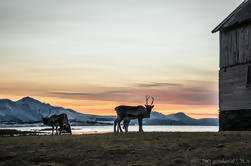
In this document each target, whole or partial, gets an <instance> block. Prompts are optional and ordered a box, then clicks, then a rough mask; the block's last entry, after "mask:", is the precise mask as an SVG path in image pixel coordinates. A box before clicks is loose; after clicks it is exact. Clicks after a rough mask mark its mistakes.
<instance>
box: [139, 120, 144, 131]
mask: <svg viewBox="0 0 251 166" xmlns="http://www.w3.org/2000/svg"><path fill="white" fill-rule="evenodd" d="M138 122H139V132H140V133H141V132H144V131H143V129H142V118H138Z"/></svg>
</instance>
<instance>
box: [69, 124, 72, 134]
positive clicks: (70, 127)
mask: <svg viewBox="0 0 251 166" xmlns="http://www.w3.org/2000/svg"><path fill="white" fill-rule="evenodd" d="M68 127H69V132H70V135H72V131H71V125H70V123H68Z"/></svg>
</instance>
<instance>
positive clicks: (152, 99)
mask: <svg viewBox="0 0 251 166" xmlns="http://www.w3.org/2000/svg"><path fill="white" fill-rule="evenodd" d="M153 102H154V97H152V103H151V105H153Z"/></svg>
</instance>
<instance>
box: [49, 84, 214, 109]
mask: <svg viewBox="0 0 251 166" xmlns="http://www.w3.org/2000/svg"><path fill="white" fill-rule="evenodd" d="M208 84H209V83H208ZM136 85H137V86H135V87H127V88H115V87H109V88H107V89H109V90H107V91H105V88H104V91H103V92H96V93H84V92H66V91H57V92H50V95H55V96H57V97H61V98H74V99H82V100H103V101H115V102H133V103H142V102H143V101H144V96H145V95H151V96H154V97H155V99H156V100H155V101H156V103H159V104H182V105H216V104H217V91H216V90H215V89H213V88H210V87H208V86H207V84H205V86H196V85H195V86H194V87H190V86H189V85H187V86H185V85H181V84H169V83H151V84H143V85H138V84H136ZM170 86H171V88H170ZM149 87H160V88H150V89H149Z"/></svg>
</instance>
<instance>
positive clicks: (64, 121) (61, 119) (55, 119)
mask: <svg viewBox="0 0 251 166" xmlns="http://www.w3.org/2000/svg"><path fill="white" fill-rule="evenodd" d="M39 113H40V110H39ZM50 114H51V111H49V114H48V116H47V117H43V116H42V114H41V113H40V116H41V118H42V120H43V123H44V125H47V126H51V127H52V135H53V134H54V128H55V127H56V134H58V127H59V128H60V129H59V135H61V133H62V131H63V130H65V131H66V132H68V133H70V134H72V131H71V125H70V123H69V120H68V117H67V114H65V113H62V114H59V115H52V116H49V115H50Z"/></svg>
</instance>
